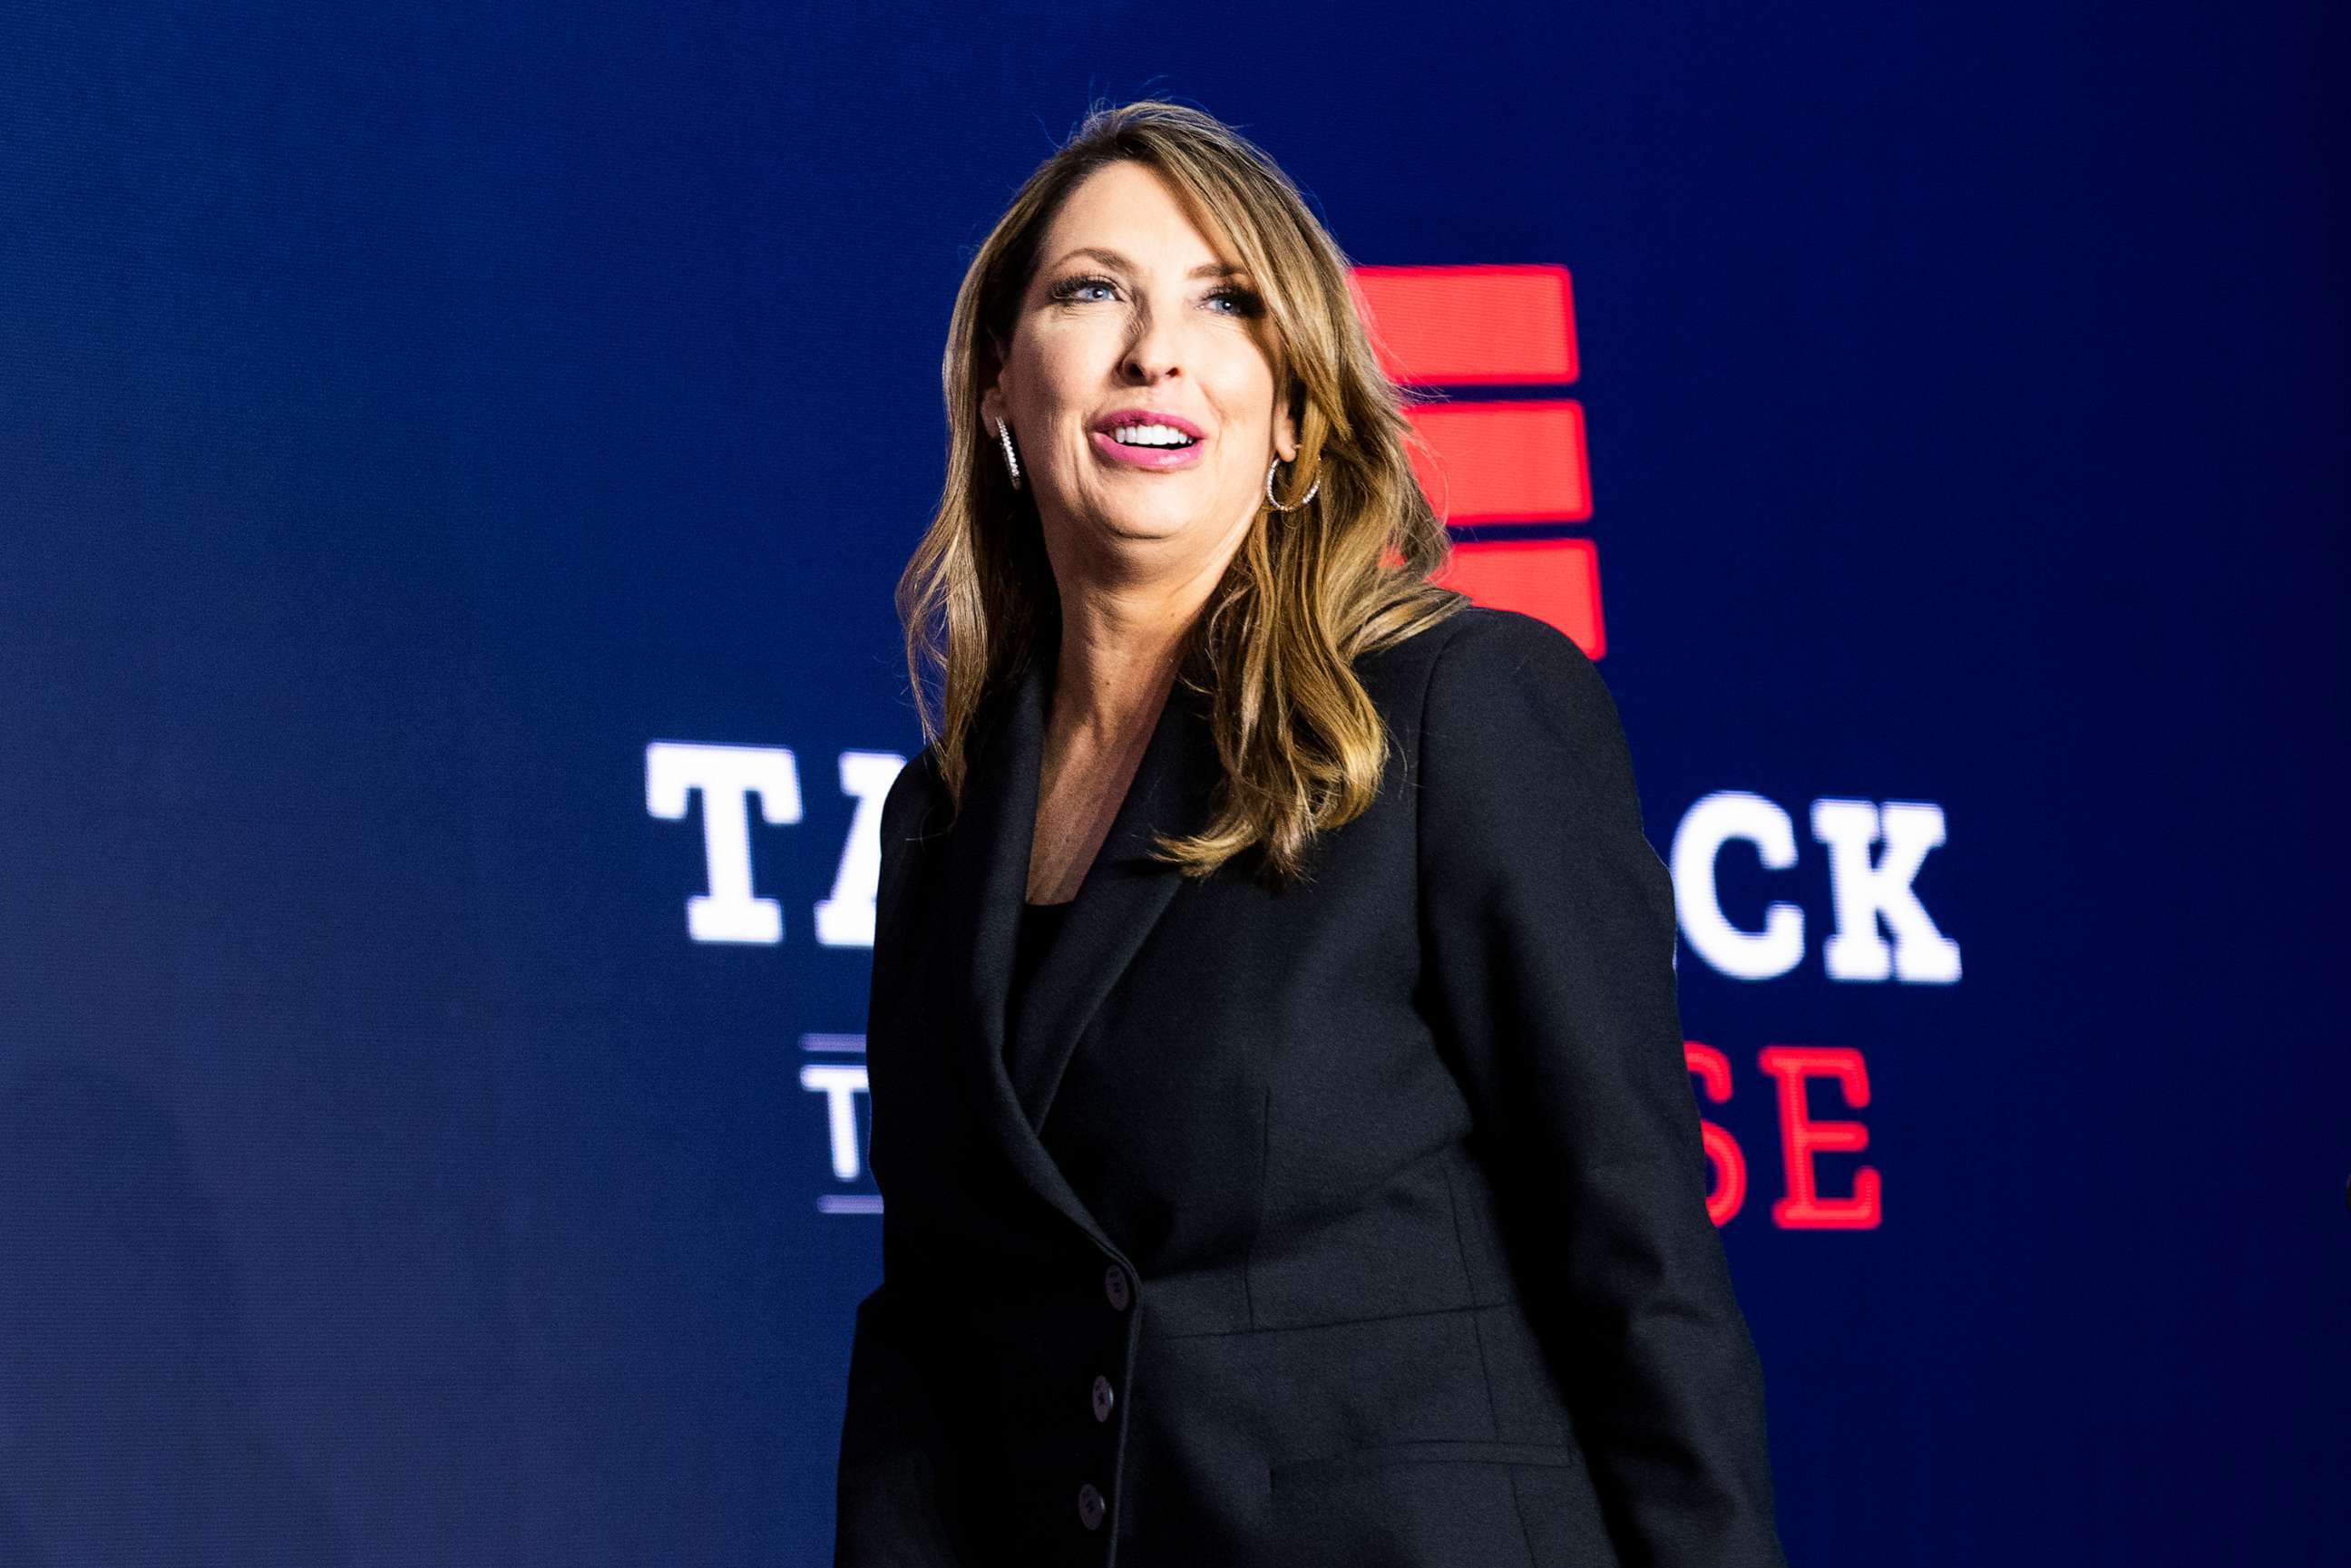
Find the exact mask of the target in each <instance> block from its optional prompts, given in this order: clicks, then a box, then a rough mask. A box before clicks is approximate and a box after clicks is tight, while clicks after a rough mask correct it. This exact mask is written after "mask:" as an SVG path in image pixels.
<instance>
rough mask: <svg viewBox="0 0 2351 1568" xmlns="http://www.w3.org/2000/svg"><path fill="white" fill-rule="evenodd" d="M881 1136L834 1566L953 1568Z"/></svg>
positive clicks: (894, 862) (878, 993) (938, 1437)
mask: <svg viewBox="0 0 2351 1568" xmlns="http://www.w3.org/2000/svg"><path fill="white" fill-rule="evenodd" d="M928 755H929V754H928V753H927V752H925V754H924V755H923V756H921V757H917V758H915V759H914V761H913V762H910V763H908V764H907V765H906V767H905V768H904V769H903V770H902V771H901V772H900V773H899V775H898V778H897V779H896V780H895V781H894V782H893V783H892V785H891V787H890V793H889V795H888V796H887V797H886V798H885V800H883V808H882V869H881V874H880V879H879V881H878V883H877V884H876V889H875V895H874V909H873V933H874V947H873V968H872V979H871V982H870V985H871V988H870V990H869V993H868V998H867V1014H866V1016H867V1019H868V1020H869V1025H870V1022H871V1020H872V1019H873V1018H874V1017H876V1016H878V1014H877V1010H876V1009H877V1006H878V1004H879V1002H880V1000H881V998H883V996H885V995H888V994H890V988H891V987H893V986H894V985H895V984H896V959H897V956H898V947H899V945H900V942H901V941H902V937H901V936H900V934H899V933H900V920H899V916H900V915H901V914H902V911H901V909H900V907H899V905H900V904H901V903H902V901H903V898H904V885H903V884H904V880H905V877H904V873H905V858H906V849H907V844H908V841H909V840H910V839H911V838H912V837H913V835H914V832H915V831H916V830H917V826H918V824H917V823H916V822H915V821H914V816H915V812H916V810H917V808H918V805H919V802H920V800H921V798H922V797H921V791H920V789H918V783H919V774H920V772H921V770H922V769H923V768H924V767H925V764H926V761H927V758H928ZM870 1044H871V1041H870V1040H869V1045H870ZM883 1132H884V1129H883V1124H882V1118H881V1116H880V1115H879V1114H878V1107H877V1114H876V1115H875V1117H874V1120H873V1134H872V1138H871V1140H870V1143H871V1157H872V1167H873V1179H874V1182H875V1185H876V1186H880V1187H881V1189H882V1192H883V1212H882V1228H883V1244H882V1251H883V1271H884V1276H885V1277H884V1279H883V1282H882V1283H881V1284H880V1285H879V1286H877V1287H875V1288H874V1290H873V1291H872V1294H870V1295H868V1296H867V1297H866V1298H865V1299H864V1301H862V1302H860V1303H859V1304H858V1308H857V1322H856V1329H855V1338H854V1340H853V1341H852V1344H851V1348H850V1357H849V1395H848V1401H847V1406H846V1408H845V1410H844V1411H843V1414H842V1416H841V1461H840V1469H839V1472H838V1475H837V1478H836V1481H835V1486H834V1526H833V1548H832V1560H833V1563H834V1564H835V1568H956V1564H957V1563H958V1559H957V1558H956V1552H955V1548H954V1546H953V1545H952V1544H951V1542H950V1540H949V1536H948V1533H947V1529H946V1521H945V1519H944V1516H943V1514H942V1511H941V1509H940V1506H939V1479H940V1473H941V1459H942V1456H943V1454H944V1452H945V1441H944V1437H943V1436H942V1433H941V1430H940V1427H939V1422H938V1417H937V1413H936V1411H935V1408H934V1406H933V1405H932V1402H931V1396H930V1392H929V1390H928V1388H927V1387H926V1386H925V1382H924V1377H923V1372H922V1367H921V1364H920V1362H919V1360H918V1359H917V1358H916V1357H915V1356H914V1354H913V1351H912V1346H911V1343H910V1332H911V1331H910V1329H909V1326H908V1325H907V1324H906V1323H905V1322H904V1321H903V1319H902V1317H901V1314H900V1312H899V1308H898V1304H897V1299H896V1297H894V1296H893V1294H892V1291H891V1288H890V1282H889V1280H888V1279H887V1277H886V1276H887V1271H888V1260H889V1258H890V1257H891V1256H892V1255H893V1252H894V1251H895V1250H896V1248H894V1247H893V1245H892V1243H893V1240H894V1239H895V1236H894V1229H895V1228H896V1227H898V1226H900V1225H902V1224H903V1221H901V1220H893V1218H891V1210H890V1208H889V1206H888V1197H889V1189H890V1178H889V1174H888V1169H889V1159H888V1150H889V1142H888V1139H887V1138H886V1137H885V1136H884V1135H883Z"/></svg>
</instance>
